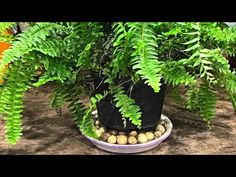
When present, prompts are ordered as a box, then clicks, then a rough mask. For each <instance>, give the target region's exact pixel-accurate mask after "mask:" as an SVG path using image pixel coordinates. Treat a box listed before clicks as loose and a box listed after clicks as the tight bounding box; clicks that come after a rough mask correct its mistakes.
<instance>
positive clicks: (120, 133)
mask: <svg viewBox="0 0 236 177" xmlns="http://www.w3.org/2000/svg"><path fill="white" fill-rule="evenodd" d="M118 134H119V135H126V132H119V133H118Z"/></svg>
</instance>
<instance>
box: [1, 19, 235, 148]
mask: <svg viewBox="0 0 236 177" xmlns="http://www.w3.org/2000/svg"><path fill="white" fill-rule="evenodd" d="M235 41H236V29H235V28H228V27H227V26H226V25H225V24H224V23H221V22H220V23H218V22H181V23H180V22H179V23H177V22H153V23H146V22H145V23H141V22H137V23H135V22H127V23H122V22H117V23H99V22H83V23H82V22H78V23H77V22H61V23H50V22H39V23H30V27H29V28H28V29H26V30H25V31H23V32H22V33H20V34H18V35H16V37H15V38H14V39H13V40H12V41H11V47H10V48H9V49H8V50H6V51H4V53H3V55H2V60H1V63H0V72H2V71H3V69H4V66H5V65H7V64H10V63H11V64H10V66H9V69H8V70H7V72H6V73H5V74H4V77H3V79H4V83H3V84H2V85H1V92H0V112H1V113H2V115H3V117H4V119H5V121H6V140H7V141H8V142H9V143H11V144H15V143H16V142H17V141H18V140H19V138H20V136H21V117H22V115H21V112H22V110H23V101H22V98H23V95H24V93H25V92H26V91H27V90H28V89H29V88H32V87H39V86H41V85H43V84H46V83H47V82H51V81H54V82H56V83H57V88H56V89H55V91H54V92H53V93H52V96H51V100H50V101H51V103H52V106H54V107H60V106H62V105H63V104H64V102H68V103H69V107H70V109H71V112H72V114H73V117H74V121H75V123H76V125H78V127H79V128H80V131H81V132H82V133H83V134H84V135H86V136H88V137H92V138H95V139H98V136H100V135H101V134H99V133H98V132H96V125H95V124H94V119H93V116H92V112H93V110H95V109H96V108H98V118H99V119H100V123H101V124H102V125H103V126H105V127H108V128H111V129H117V130H121V131H131V130H150V129H153V127H155V126H156V123H157V122H158V120H159V119H160V116H161V110H162V105H163V100H164V93H165V87H166V85H169V86H171V87H177V86H179V85H183V86H184V88H185V89H186V91H185V93H184V96H183V97H181V99H182V102H183V103H184V105H186V107H187V108H189V109H190V110H192V111H196V112H199V114H200V115H201V117H202V118H203V120H205V121H206V123H207V124H209V125H210V123H211V122H212V120H213V118H214V107H215V104H216V100H217V89H218V88H224V89H226V91H227V93H228V97H229V99H230V100H231V101H232V103H233V105H234V107H235V108H236V100H235V93H236V77H235V72H234V71H231V70H230V68H229V64H228V60H227V59H226V58H227V57H228V56H232V55H234V54H235V49H236V48H235ZM39 70H40V71H42V75H41V76H40V77H39V78H38V77H35V76H36V74H37V71H39ZM84 95H86V96H89V98H90V101H91V103H90V105H89V106H85V105H83V103H81V102H80V99H79V98H80V96H84Z"/></svg>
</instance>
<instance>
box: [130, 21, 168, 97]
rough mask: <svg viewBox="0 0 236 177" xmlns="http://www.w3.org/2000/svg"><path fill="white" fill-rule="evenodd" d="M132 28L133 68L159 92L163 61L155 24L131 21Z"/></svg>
mask: <svg viewBox="0 0 236 177" xmlns="http://www.w3.org/2000/svg"><path fill="white" fill-rule="evenodd" d="M128 25H129V27H130V30H133V35H134V37H133V44H132V47H133V49H134V52H133V54H132V57H133V58H132V64H133V69H134V70H136V73H137V74H139V75H140V76H141V78H142V79H144V80H146V81H145V83H146V84H148V85H150V86H151V87H152V88H153V90H154V91H155V92H156V93H157V92H159V91H160V86H161V78H162V76H161V72H160V71H161V69H162V65H163V64H162V62H161V61H158V57H157V52H156V50H157V47H158V46H157V38H156V36H155V33H154V30H153V26H155V24H154V25H152V24H149V23H129V24H128Z"/></svg>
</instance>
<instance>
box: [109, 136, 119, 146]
mask: <svg viewBox="0 0 236 177" xmlns="http://www.w3.org/2000/svg"><path fill="white" fill-rule="evenodd" d="M116 140H117V138H116V136H115V135H111V136H109V137H108V138H107V142H108V143H111V144H115V143H116Z"/></svg>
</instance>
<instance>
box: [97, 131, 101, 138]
mask: <svg viewBox="0 0 236 177" xmlns="http://www.w3.org/2000/svg"><path fill="white" fill-rule="evenodd" d="M96 134H97V136H98V137H99V138H100V137H101V136H102V132H101V131H100V130H96Z"/></svg>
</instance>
